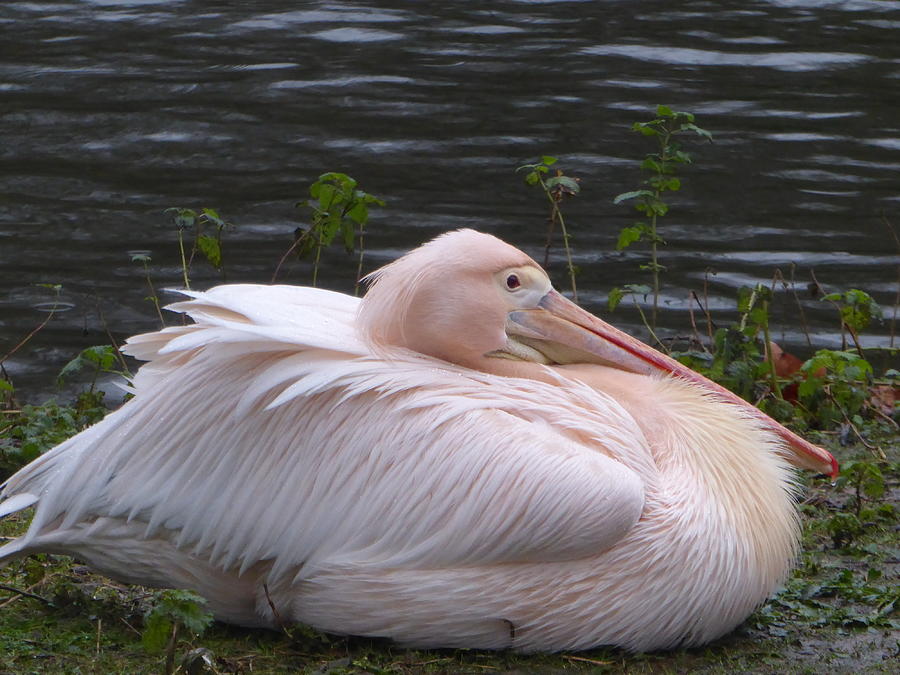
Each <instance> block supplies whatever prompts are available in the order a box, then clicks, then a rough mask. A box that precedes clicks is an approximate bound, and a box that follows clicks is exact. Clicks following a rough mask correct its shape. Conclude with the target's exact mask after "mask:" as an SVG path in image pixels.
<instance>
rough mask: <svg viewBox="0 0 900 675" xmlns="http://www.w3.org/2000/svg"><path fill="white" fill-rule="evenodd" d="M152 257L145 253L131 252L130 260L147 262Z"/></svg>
mask: <svg viewBox="0 0 900 675" xmlns="http://www.w3.org/2000/svg"><path fill="white" fill-rule="evenodd" d="M151 260H152V258H151V257H150V256H149V255H147V254H146V253H132V254H131V262H139V263H148V262H150V261H151Z"/></svg>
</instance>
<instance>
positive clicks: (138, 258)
mask: <svg viewBox="0 0 900 675" xmlns="http://www.w3.org/2000/svg"><path fill="white" fill-rule="evenodd" d="M151 260H152V258H151V257H150V256H149V255H147V254H146V253H134V254H132V256H131V262H136V263H140V264H141V265H143V267H144V279H146V281H147V288H149V289H150V295H148V296H147V297H146V298H144V299H145V300H149V301H150V302H152V303H153V307H154V309H156V315H157V316H158V317H159V323H160V325H162V326H165V325H166V320H165V318H164V317H163V313H162V307H160V304H159V295H158V294H157V293H156V288H155V287H154V286H153V280H152V279H151V278H150V261H151ZM220 260H221V258H220Z"/></svg>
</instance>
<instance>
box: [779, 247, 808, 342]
mask: <svg viewBox="0 0 900 675" xmlns="http://www.w3.org/2000/svg"><path fill="white" fill-rule="evenodd" d="M796 271H797V266H796V265H795V264H794V263H791V285H790V289H791V294H792V295H793V296H794V302H796V303H797V311H798V312H800V325H802V326H803V335H804V336H805V337H806V346H807V347H809V348H810V349H812V346H813V343H812V338H811V337H810V336H809V324H808V323H807V322H806V312H804V311H803V303H802V302H800V296H799V295H798V294H797V284H796V283H795V281H794V272H796ZM782 281H783V280H782Z"/></svg>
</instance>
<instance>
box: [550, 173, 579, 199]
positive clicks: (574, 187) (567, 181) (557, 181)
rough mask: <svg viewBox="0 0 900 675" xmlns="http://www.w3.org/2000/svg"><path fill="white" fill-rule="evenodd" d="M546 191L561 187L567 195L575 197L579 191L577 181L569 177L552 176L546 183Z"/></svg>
mask: <svg viewBox="0 0 900 675" xmlns="http://www.w3.org/2000/svg"><path fill="white" fill-rule="evenodd" d="M546 185H547V189H548V190H552V189H553V188H555V187H557V186H561V187H562V188H563V189H564V190H565V191H566V192H568V193H569V194H573V195H577V194H578V193H579V192H580V191H581V186H580V185H579V184H578V181H577V180H575V179H574V178H570V177H569V176H554V177H553V178H548V179H547V181H546Z"/></svg>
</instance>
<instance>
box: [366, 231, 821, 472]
mask: <svg viewBox="0 0 900 675" xmlns="http://www.w3.org/2000/svg"><path fill="white" fill-rule="evenodd" d="M368 280H369V281H372V282H374V283H373V284H372V286H371V288H370V289H369V292H368V293H367V295H366V297H365V298H364V299H363V302H362V304H361V307H360V313H359V327H360V331H361V334H362V336H363V337H364V339H366V341H367V342H368V343H369V344H370V345H372V347H373V348H374V349H375V350H377V351H380V352H387V351H389V350H390V349H391V348H395V347H401V348H406V349H410V350H412V351H415V352H418V353H420V354H425V355H428V356H432V357H435V358H438V359H442V360H444V361H449V362H451V363H456V364H458V365H461V366H465V367H468V368H474V369H477V370H481V371H485V372H492V373H498V374H508V373H510V372H511V371H510V369H509V368H507V367H505V366H506V365H507V364H508V363H509V361H508V360H509V359H512V360H515V361H519V362H521V363H522V364H523V365H524V364H531V365H532V366H533V370H530V371H529V370H527V369H518V370H516V371H515V372H516V374H526V375H525V376H528V375H527V373H529V372H532V373H535V374H536V375H535V376H536V377H539V379H545V378H543V377H540V376H539V375H537V373H540V372H541V371H540V369H539V366H537V365H536V364H544V365H554V364H571V363H595V364H602V365H606V366H613V367H616V368H620V369H622V370H626V371H630V372H634V373H639V374H643V375H653V374H655V373H660V372H663V373H667V374H669V375H672V376H675V377H680V378H683V379H685V380H688V381H691V382H693V383H695V384H696V385H698V386H700V387H701V388H703V389H705V390H706V391H710V392H712V393H714V394H715V395H717V396H718V397H719V398H722V399H724V400H726V401H728V402H730V403H732V404H734V405H737V406H740V407H742V408H744V409H745V411H746V412H747V413H748V414H750V415H752V416H753V417H756V418H759V419H761V420H762V421H763V423H764V424H765V425H766V426H768V427H770V428H771V429H772V431H773V432H775V433H777V434H778V435H779V436H781V437H782V438H783V439H784V440H785V441H786V442H787V443H788V445H789V446H790V448H791V449H792V450H793V452H792V453H791V456H790V457H789V459H790V460H791V461H792V463H794V464H795V465H797V466H800V467H803V468H807V469H811V470H813V471H818V472H820V473H826V474H830V475H832V476H834V475H836V474H837V462H836V461H835V460H834V458H833V457H832V456H831V454H830V453H828V452H827V451H825V450H823V449H822V448H819V447H817V446H814V445H812V444H811V443H809V442H808V441H806V440H804V439H802V438H800V437H799V436H797V435H796V434H794V433H793V432H791V431H789V430H788V429H786V428H784V427H783V426H781V425H780V424H778V423H777V422H776V421H775V420H773V419H771V418H770V417H768V416H767V415H765V414H764V413H763V412H762V411H760V410H759V409H758V408H756V407H755V406H752V405H750V404H749V403H747V402H746V401H744V400H743V399H741V398H739V397H738V396H736V395H734V394H733V393H731V392H730V391H728V390H726V389H724V388H723V387H721V386H719V385H718V384H716V383H714V382H712V381H710V380H708V379H706V378H705V377H703V376H702V375H700V374H699V373H696V372H695V371H693V370H691V369H690V368H687V367H686V366H684V365H683V364H681V363H679V362H678V361H676V360H674V359H672V358H670V357H669V356H666V355H665V354H662V353H660V352H658V351H656V350H655V349H652V348H651V347H649V346H647V345H646V344H644V343H643V342H640V341H639V340H636V339H635V338H633V337H631V336H630V335H627V334H626V333H623V332H622V331H620V330H618V329H617V328H614V327H613V326H611V325H609V324H608V323H606V322H605V321H602V320H600V319H598V318H597V317H595V316H594V315H592V314H590V313H588V312H586V311H584V310H583V309H581V308H580V307H578V306H577V305H575V304H574V303H572V302H570V301H569V300H567V299H566V298H564V297H563V296H562V295H560V294H559V293H558V292H557V291H555V290H553V287H552V285H551V283H550V279H549V278H548V277H547V274H546V272H544V270H543V269H541V267H540V266H539V265H538V264H537V263H536V262H535V261H534V260H532V259H531V258H530V257H529V256H527V255H526V254H525V253H523V252H522V251H520V250H518V249H516V248H514V247H512V246H510V245H509V244H506V243H505V242H502V241H500V240H499V239H497V238H496V237H492V236H490V235H487V234H482V233H480V232H475V231H474V230H457V231H455V232H449V233H447V234H443V235H441V236H439V237H437V238H436V239H434V240H432V241H430V242H428V243H427V244H425V245H423V246H421V247H419V248H417V249H415V250H413V251H411V252H410V253H408V254H406V255H405V256H403V257H401V258H399V259H398V260H396V261H395V262H393V263H391V264H389V265H387V266H385V267H383V268H382V269H380V270H378V271H377V272H374V273H373V274H371V275H370V276H369V277H368Z"/></svg>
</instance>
